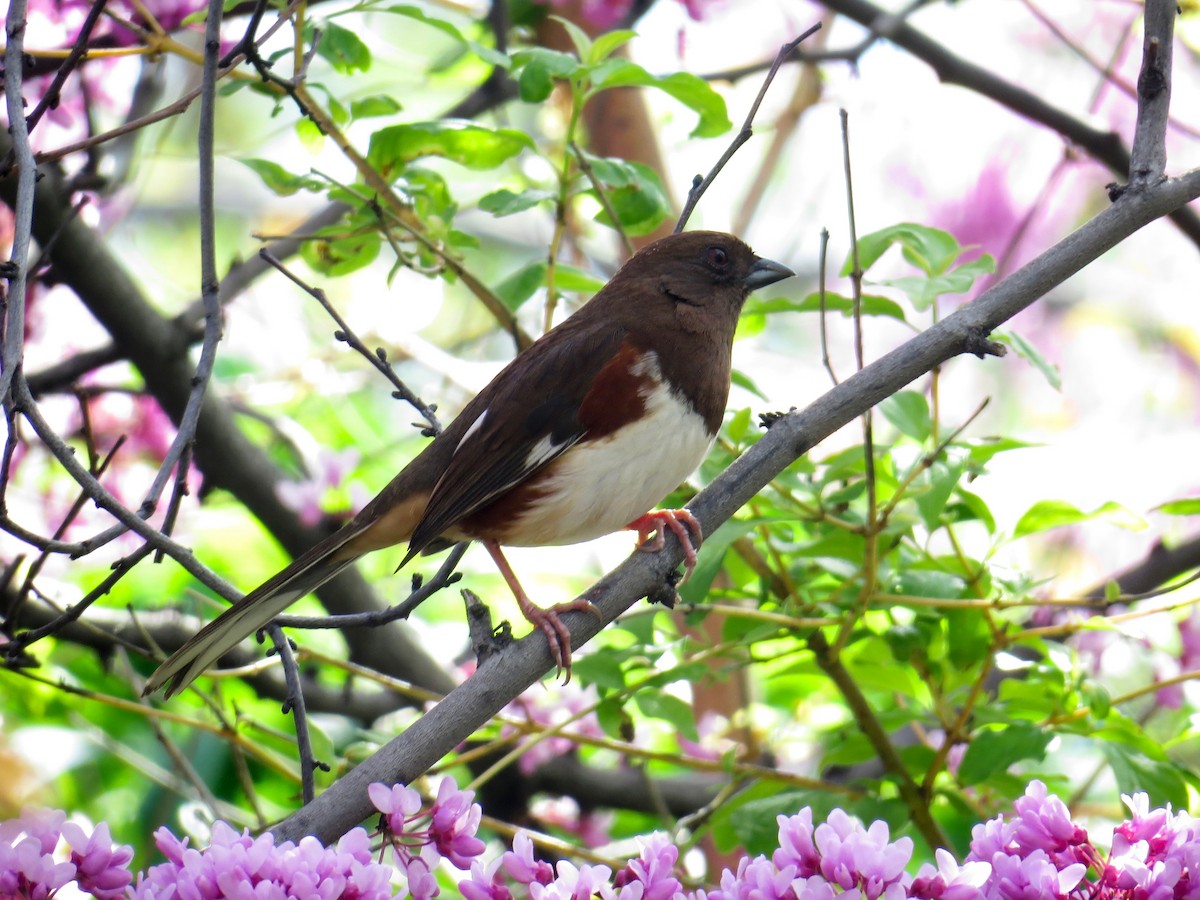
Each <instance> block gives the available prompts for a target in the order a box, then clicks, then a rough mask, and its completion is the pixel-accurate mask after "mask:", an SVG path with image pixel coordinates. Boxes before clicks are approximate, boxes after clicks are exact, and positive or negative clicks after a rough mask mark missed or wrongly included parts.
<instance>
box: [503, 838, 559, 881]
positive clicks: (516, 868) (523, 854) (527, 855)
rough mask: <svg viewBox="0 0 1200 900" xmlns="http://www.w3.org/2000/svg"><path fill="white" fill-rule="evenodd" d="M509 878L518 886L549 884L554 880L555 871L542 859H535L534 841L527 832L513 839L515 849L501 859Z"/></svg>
mask: <svg viewBox="0 0 1200 900" xmlns="http://www.w3.org/2000/svg"><path fill="white" fill-rule="evenodd" d="M500 861H501V864H502V865H503V866H504V871H505V872H507V873H508V877H509V878H511V879H512V880H513V881H515V882H517V883H518V884H534V883H537V884H549V883H550V882H551V881H553V880H554V869H553V868H551V866H550V863H548V862H546V861H545V860H542V859H534V856H533V840H532V839H531V838H530V837H529V833H528V832H526V831H518V832H517V834H516V837H514V838H513V848H512V849H511V850H509V851H508V852H507V853H505V854H504V856H502V857H501V858H500Z"/></svg>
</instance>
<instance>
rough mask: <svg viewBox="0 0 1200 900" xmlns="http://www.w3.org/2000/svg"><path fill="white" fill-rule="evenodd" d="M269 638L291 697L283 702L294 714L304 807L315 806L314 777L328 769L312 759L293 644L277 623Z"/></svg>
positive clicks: (302, 693) (271, 626) (268, 629)
mask: <svg viewBox="0 0 1200 900" xmlns="http://www.w3.org/2000/svg"><path fill="white" fill-rule="evenodd" d="M266 631H267V634H269V635H270V636H271V641H272V643H274V645H275V652H276V653H278V654H279V661H280V662H281V663H283V677H284V680H285V681H286V682H287V687H288V693H287V697H286V698H285V699H284V701H283V714H284V715H285V716H286V715H287V714H288V713H291V714H292V721H293V722H294V723H295V725H296V751H297V753H298V754H299V756H300V790H301V793H302V796H303V798H304V802H305V803H312V800H313V797H314V796H316V780H315V778H314V773H315V771H316V770H317V769H319V768H326V769H327V768H328V766H326V765H325V764H324V763H321V762H319V761H318V760H317V759H316V758H315V757H314V756H313V750H312V735H311V734H310V733H309V730H308V711H307V709H306V708H305V706H304V689H303V688H302V687H301V685H300V669H299V667H298V666H297V665H296V656H295V654H294V653H292V644H291V641H289V640H288V637H287V635H286V634H284V633H283V629H282V628H280V627H279V623H278V622H272V623H271V624H270V625H268V626H267V629H266Z"/></svg>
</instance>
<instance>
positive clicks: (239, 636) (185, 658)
mask: <svg viewBox="0 0 1200 900" xmlns="http://www.w3.org/2000/svg"><path fill="white" fill-rule="evenodd" d="M335 537H337V536H336V535H335ZM344 543H345V539H343V540H342V541H338V542H337V543H336V544H334V545H333V546H328V544H329V542H328V541H327V542H325V543H323V544H319V545H317V546H316V547H314V548H313V549H312V550H310V551H309V552H308V553H305V554H303V555H302V556H300V557H299V558H298V559H297V560H296V561H295V562H293V563H292V564H291V565H290V566H288V567H287V568H286V569H283V570H282V571H280V572H279V573H278V574H277V575H275V576H274V577H273V578H271V579H270V580H269V581H266V582H264V583H263V584H261V585H260V586H259V587H257V588H255V589H254V590H253V591H251V592H250V593H249V594H247V595H246V596H245V597H243V598H242V599H241V600H239V601H238V602H237V603H235V604H233V606H231V607H229V609H227V610H225V612H223V613H221V615H219V616H217V618H215V619H213V620H212V621H211V622H209V623H208V624H207V625H205V626H204V627H203V628H202V629H200V631H198V632H196V634H195V635H194V636H193V637H191V638H190V639H189V640H188V641H187V643H185V644H184V645H183V646H182V647H180V648H179V649H178V650H176V651H175V652H174V653H173V654H171V656H170V658H168V659H167V661H166V662H164V663H163V664H162V665H161V666H159V667H158V668H157V669H156V670H155V672H154V674H153V675H151V676H150V679H149V681H147V682H146V687H145V689H144V690H143V691H142V696H148V695H149V694H152V693H154V692H155V691H157V690H158V689H159V688H160V687H162V686H163V685H167V692H166V696H168V697H170V696H171V695H172V694H174V693H175V692H177V691H179V690H182V689H183V688H185V687H187V686H188V685H189V684H191V683H192V681H194V680H195V679H196V677H197V676H199V675H200V674H201V673H203V672H204V671H205V670H206V669H208V668H209V667H210V666H212V665H213V664H215V663H216V662H217V660H219V659H220V658H221V657H222V656H224V655H225V654H226V653H228V652H229V651H230V650H232V649H233V648H234V647H236V646H237V645H238V644H240V643H241V642H242V641H243V640H244V639H245V638H247V637H249V636H250V635H252V634H254V632H256V631H258V629H260V628H262V627H263V626H265V625H266V624H267V623H269V622H270V621H271V620H272V619H274V618H275V617H276V616H277V615H279V614H280V613H281V612H283V611H284V610H285V609H287V608H288V607H289V606H291V605H292V604H293V603H295V602H296V601H297V600H299V599H300V598H301V597H303V596H304V595H305V594H307V593H309V592H310V591H313V590H316V589H317V588H318V587H320V586H321V585H322V584H324V583H325V582H326V581H328V580H329V579H330V578H332V577H333V576H334V575H336V574H338V572H340V571H342V569H344V568H346V566H348V565H350V563H352V562H354V560H355V559H357V558H358V554H346V555H343V554H339V553H338V552H337V551H338V550H340V549H341V546H342V544H344Z"/></svg>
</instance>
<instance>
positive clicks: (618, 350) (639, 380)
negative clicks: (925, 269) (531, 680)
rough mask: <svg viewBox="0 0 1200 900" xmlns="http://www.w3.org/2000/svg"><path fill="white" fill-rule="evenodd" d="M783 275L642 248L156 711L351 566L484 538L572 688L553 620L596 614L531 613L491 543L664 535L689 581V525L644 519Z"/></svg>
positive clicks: (238, 612)
mask: <svg viewBox="0 0 1200 900" xmlns="http://www.w3.org/2000/svg"><path fill="white" fill-rule="evenodd" d="M792 274H794V273H793V272H792V271H791V270H790V269H788V268H787V267H786V266H783V265H780V264H779V263H777V262H772V261H771V260H769V259H760V258H759V257H757V256H755V255H754V252H753V251H752V250H751V249H750V248H749V247H747V246H746V245H745V244H744V243H742V242H741V241H740V240H738V239H737V238H735V237H733V236H731V235H728V234H720V233H717V232H711V231H694V232H688V233H684V234H676V235H672V236H670V237H667V238H663V239H662V240H660V241H656V242H655V243H653V244H651V245H650V246H649V247H647V248H645V249H644V250H642V251H641V252H640V253H638V254H637V255H636V256H634V257H633V258H632V259H630V260H629V261H628V262H626V263H625V265H624V266H622V267H621V269H620V270H619V271H618V272H617V273H616V274H615V275H614V276H613V277H612V280H611V281H609V282H608V284H606V285H605V286H604V288H603V289H602V290H601V291H600V292H599V293H597V294H596V296H595V297H593V298H592V299H591V301H589V302H588V303H587V304H585V305H584V306H583V307H582V308H581V309H580V310H579V311H578V312H576V313H575V314H574V315H572V316H570V317H569V318H568V319H567V320H566V321H565V322H563V323H562V324H561V325H559V326H557V327H556V328H553V329H552V330H550V331H549V332H547V333H546V334H545V335H543V336H542V338H541V339H540V340H538V341H537V342H536V343H534V344H533V345H532V346H531V347H530V348H529V349H528V350H526V351H525V352H524V353H522V354H520V355H519V356H518V357H517V358H516V359H514V360H513V361H512V362H511V363H509V364H508V365H507V366H505V367H504V369H503V370H502V371H501V372H500V374H499V375H497V376H496V377H495V378H493V379H492V381H491V383H490V384H488V386H487V387H485V388H484V389H483V390H482V391H480V392H479V395H478V396H476V397H475V399H474V400H472V401H471V402H470V403H468V404H467V406H466V408H465V409H464V410H463V411H462V413H461V414H460V415H459V416H458V418H456V419H455V420H454V421H453V423H451V424H450V426H449V427H447V428H446V429H445V430H444V431H443V432H442V433H441V434H439V435H438V436H437V437H435V438H434V439H433V440H432V441H431V442H430V444H429V445H428V446H427V447H426V448H425V449H424V450H423V451H422V452H421V453H420V454H419V455H418V456H417V458H416V459H414V460H413V461H412V462H411V463H409V464H408V465H407V466H406V467H405V468H404V469H402V470H401V471H400V473H399V474H398V475H396V477H395V478H393V479H392V481H391V483H390V484H388V486H387V487H385V488H384V489H383V491H382V492H381V493H380V494H379V495H378V496H377V497H375V499H374V500H372V501H371V502H370V503H368V504H367V505H366V507H364V508H363V510H362V512H360V513H359V514H358V515H357V516H355V517H354V519H353V520H352V521H351V522H349V523H348V524H347V525H345V526H344V527H343V528H342V529H341V530H339V531H338V532H337V533H335V534H333V535H331V536H330V537H329V538H327V539H325V540H324V541H322V542H321V543H319V544H317V545H316V546H315V547H313V548H312V549H311V550H309V551H308V552H306V553H304V554H303V555H301V556H300V557H299V558H298V559H297V560H296V561H295V562H293V563H292V564H291V565H289V566H288V567H287V568H285V569H284V570H283V571H281V572H279V573H278V574H277V575H275V576H274V577H273V578H271V579H270V580H268V581H267V582H266V583H264V584H262V585H261V586H259V587H258V588H256V589H255V590H253V591H251V592H250V593H249V594H247V595H246V596H245V597H244V598H242V599H241V600H239V601H238V602H237V603H235V604H234V605H233V606H232V607H231V608H230V609H228V610H226V611H225V612H224V613H222V614H221V615H220V616H219V617H217V618H216V619H215V620H214V621H212V622H210V623H209V624H208V625H207V626H205V627H204V628H203V629H202V630H201V631H199V632H198V633H197V634H196V635H195V636H194V637H192V638H191V639H190V640H189V641H188V642H187V643H185V644H184V645H183V646H182V647H181V648H179V650H177V651H176V652H175V653H174V654H173V655H172V656H171V657H170V658H169V659H168V660H167V661H166V662H164V663H163V664H162V665H161V666H159V668H158V670H157V671H156V672H155V673H154V674H153V675H152V676H151V678H150V680H149V681H148V682H147V683H146V690H145V693H147V694H149V693H151V692H153V691H155V690H157V689H158V688H160V687H162V686H163V685H168V687H167V696H170V695H171V694H173V693H175V692H176V691H178V690H180V689H181V688H183V687H185V686H186V685H188V684H190V683H191V681H192V680H193V679H195V678H196V676H198V675H200V674H201V673H202V672H203V671H204V670H205V669H207V668H209V667H210V666H211V665H213V664H214V663H216V662H217V660H219V659H220V658H221V657H222V656H223V655H224V654H225V653H226V652H228V651H229V650H231V649H232V648H233V647H234V646H236V645H237V644H238V643H239V642H241V641H242V640H243V639H244V638H246V637H247V636H249V635H251V634H253V633H254V632H255V631H256V630H258V629H260V628H262V627H263V626H264V625H266V624H267V623H268V622H270V621H271V619H273V618H274V617H275V616H277V615H278V614H279V613H281V612H282V611H283V610H284V609H286V608H287V607H288V606H290V605H291V604H292V603H293V602H295V601H296V600H298V599H299V598H300V597H302V596H304V595H305V594H307V593H308V592H309V591H312V590H314V589H315V588H317V587H318V586H319V585H321V584H322V583H323V582H325V581H327V580H328V579H330V578H332V577H333V576H334V575H336V574H337V573H338V572H340V571H341V570H342V569H344V568H345V567H346V566H348V565H350V563H352V562H353V561H354V560H356V559H357V558H358V557H360V556H362V555H363V554H364V553H369V552H371V551H372V550H379V549H381V548H383V547H390V546H392V545H394V544H399V543H402V542H405V541H407V542H408V553H407V554H406V555H405V557H404V560H403V561H402V562H401V565H403V564H404V563H406V562H408V561H409V560H410V559H412V558H413V557H414V556H415V555H417V554H418V553H423V552H430V551H434V550H439V549H444V548H445V547H447V546H450V545H451V544H452V543H455V542H457V541H462V540H478V541H481V542H482V543H483V545H484V546H485V547H487V549H488V552H489V553H490V554H491V555H492V557H493V558H494V559H495V561H496V564H497V565H498V566H499V568H500V571H501V573H502V574H503V575H504V578H505V580H506V581H507V582H508V584H509V587H511V588H512V591H513V593H514V594H515V595H516V598H517V603H518V604H519V605H520V607H521V611H522V612H523V613H524V614H525V617H526V618H527V619H528V620H529V621H530V622H531V623H533V624H534V625H536V626H538V627H539V628H541V630H542V631H543V632H544V633H545V634H546V637H547V639H548V641H549V643H550V652H551V655H552V656H553V657H554V661H555V663H556V664H557V665H558V666H559V667H560V668H564V669H566V672H567V677H570V665H571V644H570V634H569V633H568V631H567V628H566V626H565V625H564V624H563V623H562V622H561V621H560V620H559V614H560V613H562V612H565V611H568V610H579V611H588V610H590V611H593V612H595V607H593V606H592V605H591V604H590V603H588V601H586V600H584V599H577V600H575V601H573V602H571V603H565V604H559V605H557V606H554V607H552V608H550V609H542V608H540V607H538V606H536V605H534V603H533V602H532V601H531V600H530V599H529V597H528V596H527V595H526V594H525V592H524V591H523V590H522V589H521V586H520V584H518V583H517V579H516V576H515V575H514V574H513V572H512V569H511V568H510V567H509V565H508V562H507V561H506V560H505V558H504V556H503V554H502V553H501V552H500V545H501V544H510V545H513V546H542V545H549V544H571V543H575V542H577V541H586V540H591V539H592V538H595V537H599V536H600V535H604V534H608V533H610V532H613V531H617V530H619V529H622V528H629V529H632V530H635V531H637V533H638V536H639V539H640V543H639V547H640V549H644V550H657V549H659V548H660V547H661V546H662V544H663V534H664V529H668V528H669V529H671V530H672V531H673V532H674V533H675V534H676V535H677V536H678V537H679V540H680V543H681V544H682V545H683V547H684V552H685V563H686V565H687V566H688V568H689V570H690V568H691V567H692V566H694V565H695V560H696V555H695V549H694V547H695V545H698V544H699V542H700V539H701V534H700V528H699V524H698V523H697V522H696V520H695V519H694V518H693V517H692V516H691V514H690V513H689V512H688V511H687V510H685V509H684V510H657V511H650V510H651V509H652V507H654V506H655V505H656V504H657V503H659V502H660V501H661V500H662V499H663V498H664V497H665V496H667V494H669V493H670V492H671V491H672V490H673V489H674V488H675V487H677V486H678V485H679V483H680V482H682V481H683V480H684V479H685V478H687V477H688V476H689V475H690V474H691V473H692V472H693V471H694V470H695V469H696V467H697V466H699V465H700V463H701V462H702V461H703V459H704V457H705V455H706V454H707V453H708V451H709V448H710V447H711V446H712V444H713V441H714V440H715V439H716V436H717V430H718V429H719V428H720V426H721V419H722V417H723V416H724V413H725V402H726V400H727V399H728V396H729V374H730V356H731V353H732V349H733V334H734V329H735V328H736V326H737V320H738V315H739V313H740V312H741V309H742V304H743V303H744V302H745V300H746V297H747V296H748V295H749V293H750V292H751V291H753V290H754V289H755V288H760V287H763V286H765V285H768V284H773V283H774V282H776V281H779V280H781V279H784V278H787V277H789V276H791V275H792ZM651 535H655V536H654V537H653V538H651Z"/></svg>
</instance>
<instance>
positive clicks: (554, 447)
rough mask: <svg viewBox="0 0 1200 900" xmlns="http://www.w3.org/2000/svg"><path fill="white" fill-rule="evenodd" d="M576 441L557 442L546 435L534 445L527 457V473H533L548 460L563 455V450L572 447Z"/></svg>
mask: <svg viewBox="0 0 1200 900" xmlns="http://www.w3.org/2000/svg"><path fill="white" fill-rule="evenodd" d="M575 440H576V439H574V438H573V439H571V440H569V441H555V440H554V439H553V438H552V437H551V436H550V435H546V436H545V437H544V438H542V439H541V440H540V441H538V442H537V443H536V444H534V445H533V449H532V450H530V451H529V455H528V456H527V457H525V471H526V472H532V471H533V470H534V469H537V468H540V467H541V466H542V465H543V464H544V463H545V462H546V461H547V460H551V459H554V457H556V456H558V454H560V453H562V451H563V448H564V447H568V446H570V445H571V444H573V443H574V442H575Z"/></svg>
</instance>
